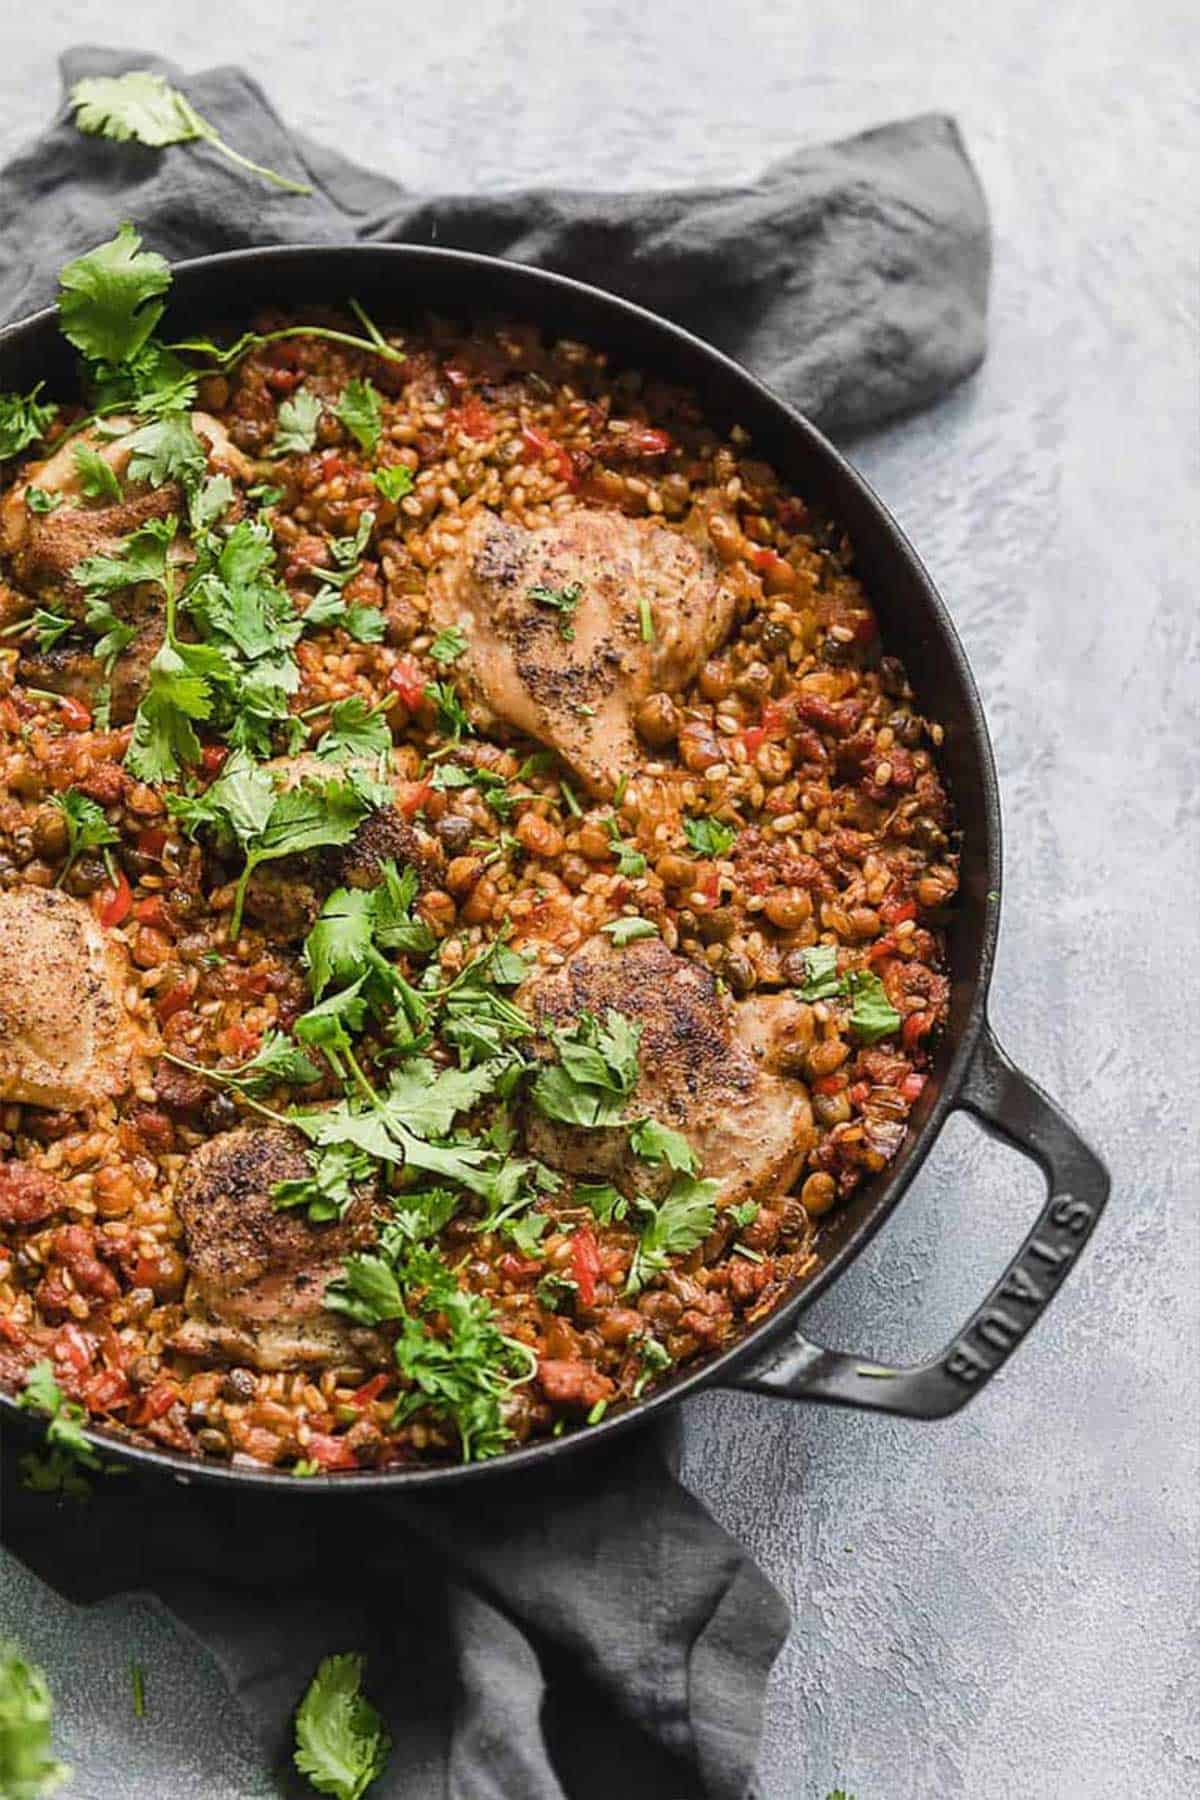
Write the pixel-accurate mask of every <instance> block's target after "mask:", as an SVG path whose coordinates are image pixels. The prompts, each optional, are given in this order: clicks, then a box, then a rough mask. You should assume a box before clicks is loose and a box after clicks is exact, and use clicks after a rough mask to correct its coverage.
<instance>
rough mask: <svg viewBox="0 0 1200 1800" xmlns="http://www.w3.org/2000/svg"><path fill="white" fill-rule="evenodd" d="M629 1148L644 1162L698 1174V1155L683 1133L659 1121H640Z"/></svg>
mask: <svg viewBox="0 0 1200 1800" xmlns="http://www.w3.org/2000/svg"><path fill="white" fill-rule="evenodd" d="M629 1147H630V1149H631V1150H632V1151H633V1153H634V1155H635V1156H640V1157H641V1158H642V1161H643V1162H652V1163H666V1164H667V1166H668V1168H671V1169H674V1170H676V1172H677V1173H682V1174H685V1175H694V1174H695V1173H696V1169H697V1163H696V1153H695V1151H694V1150H693V1149H692V1146H691V1145H690V1144H689V1143H688V1141H687V1139H686V1138H685V1137H684V1135H683V1133H682V1132H681V1131H672V1129H671V1127H670V1126H669V1125H660V1124H659V1123H658V1120H657V1119H639V1121H638V1123H637V1124H636V1125H635V1126H634V1127H633V1130H632V1131H631V1132H630V1134H629Z"/></svg>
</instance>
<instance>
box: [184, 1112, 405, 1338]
mask: <svg viewBox="0 0 1200 1800" xmlns="http://www.w3.org/2000/svg"><path fill="white" fill-rule="evenodd" d="M309 1173H310V1170H309V1163H308V1158H307V1156H306V1155H305V1153H304V1139H303V1138H302V1137H301V1136H300V1134H299V1132H296V1131H291V1130H285V1129H283V1128H281V1127H278V1126H273V1125H272V1126H267V1127H265V1128H263V1129H259V1128H258V1127H256V1126H252V1125H239V1126H237V1127H236V1128H235V1129H234V1130H233V1131H226V1132H223V1133H222V1134H221V1136H220V1137H215V1138H210V1139H209V1140H208V1142H207V1143H204V1144H201V1145H200V1146H199V1148H198V1149H196V1150H193V1151H192V1154H191V1156H190V1157H189V1158H188V1161H187V1163H186V1165H185V1167H184V1170H183V1173H182V1175H181V1176H180V1178H179V1183H178V1186H177V1187H176V1190H175V1207H176V1211H177V1212H178V1213H179V1217H180V1219H181V1220H182V1222H183V1230H184V1237H185V1240H186V1245H187V1258H188V1266H189V1268H190V1270H191V1286H190V1288H189V1291H188V1297H187V1311H188V1314H189V1316H188V1318H187V1319H186V1320H185V1322H184V1324H183V1325H182V1326H181V1327H180V1329H179V1330H178V1331H177V1332H176V1334H175V1337H174V1338H173V1340H172V1347H173V1348H174V1349H176V1350H181V1351H183V1352H184V1353H185V1354H186V1355H188V1356H196V1357H200V1358H204V1359H212V1360H215V1361H230V1362H240V1363H250V1364H252V1365H253V1366H255V1367H257V1368H260V1369H289V1368H296V1367H299V1366H307V1367H319V1366H323V1365H325V1364H329V1363H337V1362H353V1361H355V1360H356V1358H357V1359H358V1360H361V1357H362V1355H363V1353H364V1351H365V1350H366V1349H367V1348H369V1347H370V1346H371V1345H373V1344H374V1342H375V1340H374V1337H373V1334H372V1333H370V1332H363V1331H362V1330H360V1329H358V1328H356V1327H354V1326H352V1325H350V1324H349V1322H348V1321H346V1320H344V1319H342V1318H341V1317H340V1316H339V1315H338V1314H337V1313H333V1312H328V1311H326V1310H325V1308H324V1306H323V1305H322V1302H323V1299H324V1295H325V1289H326V1287H327V1285H328V1283H329V1282H330V1281H331V1280H333V1278H334V1276H336V1275H337V1274H339V1273H340V1271H341V1268H342V1263H343V1259H344V1258H345V1256H346V1255H347V1253H348V1252H349V1251H350V1250H352V1249H355V1248H358V1247H361V1245H362V1244H363V1243H364V1242H366V1241H369V1239H370V1236H371V1229H370V1211H371V1206H370V1201H369V1200H368V1199H365V1198H364V1199H363V1200H360V1201H359V1202H357V1203H356V1205H355V1206H354V1207H353V1208H352V1209H351V1212H350V1214H349V1215H348V1216H347V1217H346V1218H345V1219H343V1220H341V1221H340V1222H338V1223H337V1224H330V1225H313V1224H310V1223H309V1221H308V1219H307V1218H306V1217H305V1215H304V1214H303V1212H301V1211H293V1210H288V1211H282V1212H280V1211H277V1210H276V1209H275V1208H274V1207H273V1206H272V1204H271V1190H272V1188H273V1187H274V1184H275V1183H276V1182H277V1181H292V1180H299V1179H303V1177H305V1176H306V1175H308V1174H309Z"/></svg>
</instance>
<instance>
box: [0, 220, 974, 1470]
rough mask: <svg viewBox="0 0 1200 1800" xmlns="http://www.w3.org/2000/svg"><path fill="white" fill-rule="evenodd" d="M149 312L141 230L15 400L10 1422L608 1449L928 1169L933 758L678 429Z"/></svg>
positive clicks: (654, 410)
mask: <svg viewBox="0 0 1200 1800" xmlns="http://www.w3.org/2000/svg"><path fill="white" fill-rule="evenodd" d="M168 285H169V271H168V270H167V268H166V265H165V264H163V263H162V262H161V260H160V259H159V258H157V257H155V256H153V255H151V254H149V253H147V252H145V251H144V250H142V249H141V247H140V245H139V243H138V240H137V237H136V234H134V233H133V232H132V231H131V230H130V229H129V228H123V230H122V232H121V233H120V234H119V236H118V238H117V239H116V240H114V242H113V243H111V244H109V245H105V246H101V247H100V248H99V249H98V250H96V251H94V252H92V253H91V254H90V255H89V256H87V257H84V258H82V259H80V260H79V261H78V262H76V263H75V264H72V265H70V266H69V267H68V268H67V269H66V270H65V271H64V274H63V282H62V296H61V304H60V312H61V324H62V328H63V330H64V332H65V333H66V335H67V337H68V338H69V339H70V342H71V343H72V344H73V345H74V347H75V349H76V350H77V351H78V352H79V353H80V357H81V377H82V381H81V387H82V394H83V399H82V400H81V401H79V402H74V403H69V404H68V403H65V402H64V403H58V402H57V401H56V400H55V398H54V396H52V395H50V394H48V393H47V392H45V391H44V390H43V389H41V388H36V387H34V388H31V389H30V390H29V391H27V392H25V393H21V394H7V395H3V396H0V459H2V462H0V472H2V474H3V488H2V490H0V633H2V634H3V635H2V637H0V645H2V646H3V649H2V651H0V1129H2V1136H0V1157H2V1160H0V1380H2V1381H3V1383H4V1384H5V1385H6V1386H8V1387H9V1388H10V1389H14V1390H20V1389H25V1390H27V1391H30V1383H31V1381H32V1390H31V1391H32V1393H33V1395H34V1401H33V1403H34V1404H39V1405H41V1406H42V1408H43V1410H45V1409H46V1408H47V1407H49V1406H51V1405H53V1406H55V1407H61V1409H63V1412H64V1417H67V1418H69V1419H72V1420H76V1421H78V1420H79V1419H81V1418H85V1417H88V1416H90V1418H91V1419H92V1420H93V1421H95V1422H99V1423H103V1424H105V1425H106V1426H108V1427H110V1428H112V1429H115V1430H117V1431H119V1432H122V1433H125V1434H131V1435H132V1436H134V1437H135V1438H138V1439H140V1440H142V1441H147V1442H151V1443H154V1444H157V1445H159V1446H166V1447H169V1448H171V1449H174V1450H178V1451H182V1452H188V1453H192V1454H194V1455H196V1456H201V1457H205V1458H209V1459H213V1460H223V1461H229V1460H230V1459H232V1460H234V1461H242V1462H246V1463H248V1464H251V1465H264V1464H265V1465H270V1466H274V1467H279V1468H283V1469H291V1470H294V1471H296V1472H297V1473H301V1474H303V1473H312V1472H315V1471H317V1470H353V1469H358V1468H364V1467H375V1468H387V1467H403V1466H406V1465H414V1464H421V1463H428V1462H446V1461H450V1460H455V1459H460V1458H481V1457H489V1456H493V1455H496V1454H498V1453H500V1452H503V1451H505V1450H507V1449H509V1448H511V1447H513V1446H516V1445H519V1444H522V1443H526V1442H528V1441H530V1440H533V1439H536V1438H539V1437H544V1436H549V1435H560V1434H562V1433H563V1432H570V1431H576V1430H581V1429H587V1428H588V1426H589V1425H594V1424H595V1423H596V1422H598V1421H599V1420H600V1419H601V1418H602V1417H604V1416H605V1415H606V1413H609V1412H612V1411H615V1410H616V1409H619V1408H622V1407H628V1406H629V1405H630V1404H632V1403H634V1402H636V1401H637V1400H638V1399H639V1398H640V1397H641V1396H643V1395H645V1394H647V1393H648V1392H650V1391H651V1390H652V1389H653V1388H654V1387H655V1386H656V1385H657V1384H659V1383H661V1382H662V1381H664V1380H666V1379H668V1378H669V1377H670V1375H671V1372H672V1371H673V1370H675V1369H676V1368H678V1367H680V1366H681V1365H685V1364H687V1363H689V1362H690V1361H692V1360H693V1359H696V1358H698V1357H701V1356H704V1355H705V1354H707V1353H710V1352H712V1351H715V1350H718V1349H720V1348H721V1347H722V1346H725V1345H728V1344H729V1343H730V1342H732V1341H733V1340H734V1339H735V1338H736V1337H737V1335H738V1334H739V1333H741V1332H742V1331H743V1330H745V1329H746V1328H747V1327H749V1326H750V1325H752V1324H753V1323H755V1322H757V1321H759V1320H761V1319H762V1318H764V1317H765V1316H766V1315H767V1314H768V1313H769V1312H771V1311H772V1310H773V1309H774V1308H775V1307H776V1306H778V1305H779V1304H780V1302H781V1301H782V1300H783V1299H784V1298H785V1297H786V1296H787V1295H788V1294H789V1293H790V1292H792V1291H794V1288H795V1285H796V1284H797V1282H799V1281H801V1280H802V1279H803V1277H804V1276H805V1274H806V1273H807V1272H808V1271H809V1270H810V1269H811V1268H812V1266H813V1263H814V1249H813V1244H814V1237H815V1234H816V1232H817V1231H818V1230H819V1229H820V1221H821V1219H822V1218H823V1217H824V1216H825V1215H826V1214H827V1213H829V1211H830V1210H831V1209H832V1208H834V1207H836V1206H837V1204H838V1202H839V1200H841V1199H843V1198H844V1197H845V1196H846V1195H847V1194H848V1193H850V1192H851V1190H852V1189H853V1188H854V1187H855V1186H856V1184H858V1183H859V1182H860V1181H862V1180H863V1179H864V1178H865V1177H868V1176H870V1175H873V1174H876V1173H878V1172H879V1171H880V1170H882V1169H883V1168H884V1167H885V1166H886V1164H887V1163H888V1162H889V1160H890V1159H891V1158H892V1157H893V1156H894V1155H895V1153H896V1151H897V1149H898V1148H899V1146H900V1144H901V1142H902V1141H903V1139H904V1136H905V1132H906V1121H907V1118H908V1115H909V1112H910V1110H911V1108H912V1106H913V1105H914V1103H915V1101H916V1100H917V1098H918V1096H919V1094H920V1092H921V1089H922V1086H923V1084H924V1082H925V1080H926V1078H927V1071H928V1066H929V1057H930V1051H931V1045H932V1044H933V1043H934V1041H935V1040H936V1038H937V1035H938V1033H939V1031H940V1030H941V1029H942V1027H943V1025H944V1022H945V1018H946V1010H947V1003H948V982H947V977H946V974H945V971H944V944H943V930H944V926H945V923H946V918H947V911H946V909H947V906H948V903H949V902H950V901H951V899H952V897H953V895H954V891H955V887H956V881H957V873H956V870H957V859H956V851H955V838H954V827H953V820H952V816H951V809H950V805H949V802H948V799H947V795H946V792H945V790H944V788H943V785H942V782H941V779H940V777H939V774H938V769H937V765H936V750H937V746H938V744H939V742H940V738H941V733H940V728H939V727H938V725H937V724H936V723H935V722H933V721H929V720H926V719H925V718H923V717H922V716H921V715H920V713H919V711H918V709H917V707H916V704H915V701H914V698H913V694H912V691H911V689H910V687H909V684H908V681H907V678H906V675H905V671H904V669H903V668H902V667H901V666H900V665H899V663H898V662H897V661H896V660H895V658H894V657H891V656H889V655H888V654H887V651H886V646H885V645H883V644H882V643H881V642H880V638H879V634H878V629H877V624H876V619H875V615H874V613H873V611H872V609H871V606H870V603H869V600H868V598H867V596H866V595H865V594H864V593H863V591H862V588H861V587H860V585H859V582H858V581H857V579H856V578H855V575H854V572H853V565H852V553H851V547H850V546H849V545H848V544H847V543H846V542H845V540H844V538H843V536H842V535H841V533H840V532H839V531H838V529H837V527H836V524H830V523H829V522H827V521H823V520H821V519H819V518H818V517H816V516H815V515H814V514H813V513H812V512H811V511H810V509H809V507H808V505H807V504H806V503H805V500H804V498H803V497H802V496H800V495H797V494H794V493H791V492H790V491H788V489H787V488H786V487H785V486H784V485H782V484H781V482H780V481H779V480H778V479H777V477H776V475H775V474H774V473H773V471H772V470H771V469H770V468H769V467H768V466H767V465H766V464H765V463H764V462H762V461H761V460H759V459H758V458H757V457H756V456H755V455H754V453H753V446H752V445H751V444H750V443H749V442H747V441H746V439H745V436H744V434H742V433H740V432H739V431H737V430H734V431H733V432H731V433H730V434H729V435H727V436H723V435H722V434H721V433H720V432H719V431H717V430H716V429H714V428H713V427H712V426H711V425H710V424H709V423H708V422H707V421H706V419H705V417H704V414H703V411H702V409H701V407H700V406H699V404H698V402H697V400H696V398H695V397H694V396H693V395H690V394H687V393H684V392H680V391H679V390H677V389H673V388H671V387H669V386H667V385H666V384H664V383H663V382H661V381H658V380H656V379H655V377H654V375H653V373H641V374H639V373H631V372H629V371H625V370H620V369H615V368H613V367H611V366H610V365H609V363H608V361H607V360H606V358H605V357H604V356H603V355H602V354H600V353H598V352H597V351H595V350H592V349H589V348H588V347H587V346H586V345H583V344H579V343H574V342H566V341H559V342H554V341H549V340H547V339H546V337H545V336H544V335H543V334H541V333H540V332H538V331H536V330H533V329H531V328H528V327H526V326H524V325H522V324H521V323H520V322H519V321H518V322H515V323H503V322H502V323H499V324H496V323H483V324H481V323H475V322H469V323H467V324H463V323H462V322H461V321H459V322H448V321H446V320H440V319H423V320H414V319H411V318H407V319H404V320H403V322H402V323H400V324H398V325H397V327H396V328H395V329H393V327H392V322H391V321H390V320H389V319H387V318H381V319H380V320H379V321H378V322H377V321H376V320H375V319H373V318H372V317H370V316H369V315H368V314H367V313H365V312H364V311H363V309H362V308H361V307H360V306H358V305H357V303H356V302H352V301H350V300H349V299H348V300H347V305H346V307H345V308H344V309H342V310H339V311H332V312H321V313H315V312H311V311H307V310H305V308H304V305H303V300H304V297H303V296H302V295H298V296H281V302H285V303H286V304H285V305H283V306H281V310H280V311H279V313H278V314H273V315H272V316H270V317H266V318H260V319H258V320H256V321H255V323H254V326H253V329H252V330H250V331H249V332H245V333H243V334H242V335H240V336H238V335H236V333H234V332H224V333H222V332H220V331H218V332H217V333H216V334H215V335H214V337H213V338H211V339H210V338H192V339H189V340H186V341H185V342H180V343H174V344H172V343H169V342H167V341H165V336H164V331H163V326H162V312H163V306H164V302H165V298H166V292H167V288H168ZM462 310H463V314H464V315H465V316H466V317H467V318H468V320H469V316H470V312H471V306H470V296H469V295H466V294H464V296H463V308H462ZM381 327H382V328H381ZM47 1396H49V1397H50V1398H49V1399H47Z"/></svg>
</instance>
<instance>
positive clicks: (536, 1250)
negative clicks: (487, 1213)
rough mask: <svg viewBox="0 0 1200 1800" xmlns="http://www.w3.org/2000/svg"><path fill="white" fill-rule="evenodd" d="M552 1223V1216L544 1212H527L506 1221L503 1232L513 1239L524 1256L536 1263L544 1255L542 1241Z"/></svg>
mask: <svg viewBox="0 0 1200 1800" xmlns="http://www.w3.org/2000/svg"><path fill="white" fill-rule="evenodd" d="M549 1223H550V1216H549V1214H548V1213H544V1212H526V1213H521V1214H519V1215H518V1216H517V1217H516V1218H512V1219H506V1220H505V1221H504V1224H503V1226H502V1230H503V1231H504V1234H505V1236H506V1237H509V1238H511V1239H512V1241H513V1243H514V1244H515V1245H516V1246H517V1249H518V1250H519V1251H520V1252H521V1255H522V1256H525V1257H528V1259H529V1261H530V1262H536V1261H537V1259H538V1257H540V1256H541V1255H542V1254H543V1251H542V1245H541V1239H542V1237H543V1235H544V1233H545V1231H546V1227H547V1226H548V1225H549Z"/></svg>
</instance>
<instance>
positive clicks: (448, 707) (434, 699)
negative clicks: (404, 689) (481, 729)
mask: <svg viewBox="0 0 1200 1800" xmlns="http://www.w3.org/2000/svg"><path fill="white" fill-rule="evenodd" d="M423 691H424V694H425V698H426V699H427V700H428V701H430V702H431V703H432V705H433V707H434V710H435V711H436V713H437V728H438V730H439V731H440V732H441V734H442V736H443V737H448V738H453V739H454V741H455V743H457V742H458V740H459V738H461V737H462V735H463V733H464V732H470V730H471V721H470V719H469V718H468V717H467V714H466V709H465V708H464V706H463V703H462V701H461V700H460V699H459V697H458V693H457V691H456V689H455V688H453V687H452V686H451V684H450V683H449V682H448V681H428V682H426V684H425V687H424V690H423Z"/></svg>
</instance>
